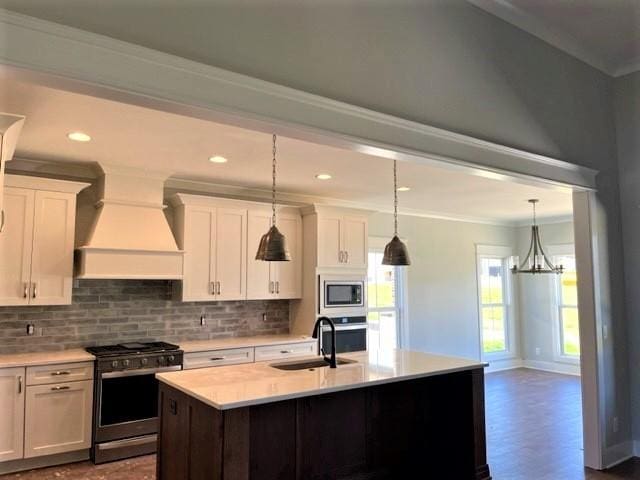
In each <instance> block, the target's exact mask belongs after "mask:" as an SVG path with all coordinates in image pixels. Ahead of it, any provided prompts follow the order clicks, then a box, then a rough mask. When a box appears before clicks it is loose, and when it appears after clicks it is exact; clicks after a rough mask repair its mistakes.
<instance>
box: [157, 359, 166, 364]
mask: <svg viewBox="0 0 640 480" xmlns="http://www.w3.org/2000/svg"><path fill="white" fill-rule="evenodd" d="M165 362H166V359H165V358H164V357H158V365H164V364H165Z"/></svg>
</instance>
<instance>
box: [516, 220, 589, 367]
mask: <svg viewBox="0 0 640 480" xmlns="http://www.w3.org/2000/svg"><path fill="white" fill-rule="evenodd" d="M540 236H541V239H542V243H543V246H544V247H545V249H546V250H547V253H548V254H549V248H550V247H552V246H554V245H566V244H573V223H572V222H564V223H557V224H547V225H544V224H543V225H540ZM516 237H517V252H518V255H519V256H520V259H521V260H523V259H524V258H525V256H526V254H527V251H528V250H529V243H530V241H531V227H529V226H526V227H520V228H517V233H516ZM555 280H556V279H555V276H554V275H526V274H522V275H518V277H517V281H518V295H519V301H518V304H519V307H520V308H519V314H518V319H519V324H520V339H521V342H520V343H521V351H520V354H521V357H522V359H523V360H524V361H525V365H526V362H527V361H533V362H544V364H549V365H544V366H545V367H546V368H554V369H557V370H561V371H564V365H563V364H560V365H555V366H554V365H553V364H554V363H556V358H555V355H554V353H555V350H556V345H555V341H556V339H554V336H553V329H554V322H555V321H556V317H555V316H554V315H555V313H554V308H555V296H554V290H553V289H554V283H555ZM536 348H539V349H540V353H539V354H537V353H536ZM568 370H575V371H576V372H577V370H578V369H577V368H573V369H568Z"/></svg>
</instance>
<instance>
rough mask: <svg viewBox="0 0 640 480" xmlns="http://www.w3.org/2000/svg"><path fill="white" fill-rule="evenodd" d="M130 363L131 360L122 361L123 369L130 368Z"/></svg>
mask: <svg viewBox="0 0 640 480" xmlns="http://www.w3.org/2000/svg"><path fill="white" fill-rule="evenodd" d="M129 363H130V362H129V360H123V361H122V366H123V367H128V366H129Z"/></svg>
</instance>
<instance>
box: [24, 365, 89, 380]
mask: <svg viewBox="0 0 640 480" xmlns="http://www.w3.org/2000/svg"><path fill="white" fill-rule="evenodd" d="M92 378H93V362H81V363H58V364H55V365H40V366H37V367H27V385H47V384H49V383H60V382H65V383H66V382H76V381H79V380H91V379H92Z"/></svg>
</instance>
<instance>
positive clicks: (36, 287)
mask: <svg viewBox="0 0 640 480" xmlns="http://www.w3.org/2000/svg"><path fill="white" fill-rule="evenodd" d="M31 293H32V295H31V296H32V298H36V295H37V294H38V284H37V283H36V282H33V292H31Z"/></svg>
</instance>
